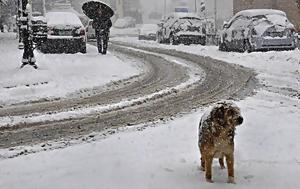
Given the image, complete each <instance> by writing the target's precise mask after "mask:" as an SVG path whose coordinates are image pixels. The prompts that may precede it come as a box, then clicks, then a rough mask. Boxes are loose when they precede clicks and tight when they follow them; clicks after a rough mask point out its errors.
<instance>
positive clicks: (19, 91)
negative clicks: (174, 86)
mask: <svg viewBox="0 0 300 189" xmlns="http://www.w3.org/2000/svg"><path fill="white" fill-rule="evenodd" d="M22 52H23V51H20V50H18V49H17V40H16V39H15V34H12V33H5V34H3V33H0V57H1V58H0V65H1V68H0V105H4V104H11V103H19V102H23V101H34V100H40V99H43V98H44V99H52V98H59V97H66V96H67V95H69V94H70V93H75V92H77V93H80V90H81V91H84V90H85V89H92V88H94V87H101V86H104V85H105V84H107V83H109V82H111V81H117V80H121V79H125V78H129V77H131V76H134V75H138V74H139V73H140V72H141V71H142V70H141V69H140V68H139V67H138V65H137V64H136V63H134V62H123V61H122V60H121V59H119V58H117V57H116V56H114V55H113V54H110V53H109V54H108V55H107V56H102V55H98V53H97V49H96V48H95V47H93V46H90V45H88V48H87V54H81V53H78V54H42V53H40V52H38V51H35V55H36V59H37V65H38V66H39V69H38V70H35V69H33V68H32V67H30V66H26V67H24V68H23V69H20V66H21V58H22Z"/></svg>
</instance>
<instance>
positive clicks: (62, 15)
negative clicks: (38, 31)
mask: <svg viewBox="0 0 300 189" xmlns="http://www.w3.org/2000/svg"><path fill="white" fill-rule="evenodd" d="M46 18H47V25H48V26H52V27H53V26H66V25H69V26H76V27H83V24H82V22H81V21H80V19H79V17H78V16H77V15H76V14H75V13H72V12H48V13H46Z"/></svg>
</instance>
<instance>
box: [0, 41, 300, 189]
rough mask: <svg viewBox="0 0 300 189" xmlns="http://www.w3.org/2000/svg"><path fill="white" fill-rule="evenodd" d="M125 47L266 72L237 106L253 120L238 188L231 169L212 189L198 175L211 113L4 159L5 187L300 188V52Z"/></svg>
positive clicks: (244, 139)
mask: <svg viewBox="0 0 300 189" xmlns="http://www.w3.org/2000/svg"><path fill="white" fill-rule="evenodd" d="M118 40H123V41H130V42H132V43H136V44H139V45H145V46H153V47H154V46H155V47H157V46H160V47H162V48H171V49H177V50H181V51H185V52H190V53H195V54H199V55H205V56H211V57H213V58H216V59H220V60H224V61H226V62H228V63H236V64H240V65H243V66H246V67H250V68H253V69H254V70H255V71H256V72H257V73H258V76H257V77H258V79H259V80H260V82H261V83H262V87H261V88H259V89H258V90H257V91H256V92H257V93H256V94H255V95H254V96H252V97H248V98H246V99H244V100H241V101H238V102H236V103H237V104H238V105H239V106H240V107H241V110H242V114H243V116H244V118H245V122H244V123H243V125H242V126H240V127H239V128H238V129H237V136H236V151H235V165H236V166H235V173H236V182H237V184H236V185H231V184H226V179H227V176H226V170H220V169H219V168H218V164H217V163H216V162H215V164H214V169H213V177H214V181H215V183H214V184H208V183H206V182H205V179H204V173H203V172H201V171H200V170H199V169H198V168H199V151H198V147H197V136H198V133H197V132H198V131H197V130H198V123H199V119H200V117H201V115H202V113H203V111H204V109H199V110H198V111H196V112H194V113H191V114H189V115H183V116H182V117H180V118H177V119H175V120H173V121H169V122H166V123H157V124H154V125H153V124H149V125H144V126H137V127H128V128H125V129H122V131H120V132H117V133H116V134H114V135H111V136H108V137H105V138H104V139H103V137H101V134H99V136H97V137H95V139H96V140H95V141H92V142H90V143H81V144H77V145H74V146H71V147H68V148H65V149H58V150H53V151H46V152H40V153H36V154H31V155H28V156H19V157H16V158H13V159H2V160H0V167H1V169H0V177H1V179H0V188H6V189H10V188H11V189H13V188H39V189H40V188H42V189H44V188H45V189H48V188H49V189H50V188H51V189H52V188H57V189H65V188H72V189H77V188H78V189H81V188H87V189H93V188H105V189H119V188H122V189H126V188H128V189H129V188H130V189H135V188H139V189H140V188H145V189H146V188H147V189H148V188H149V189H150V188H151V189H152V188H153V189H160V188H163V189H166V188H172V189H177V188H178V189H182V188H185V189H196V188H203V189H204V188H212V189H215V188H221V187H222V188H239V189H240V188H247V189H248V188H249V189H250V188H251V189H252V188H264V189H269V188H270V189H277V188H278V189H283V188H291V189H294V188H300V184H299V182H298V179H299V176H300V145H298V144H299V143H300V138H299V136H300V134H299V133H300V125H299V123H300V100H299V92H300V53H299V50H295V51H287V52H267V53H261V52H257V53H251V54H248V53H243V54H241V53H226V52H219V51H218V50H217V48H216V47H202V46H176V47H173V46H168V45H158V44H156V43H151V42H139V41H137V40H135V39H133V38H128V39H124V38H122V39H118ZM1 52H2V51H1ZM76 56H77V55H76ZM1 77H2V73H1ZM145 126H148V127H145ZM27 148H30V147H24V149H27ZM0 153H1V154H5V153H9V151H5V150H1V152H0Z"/></svg>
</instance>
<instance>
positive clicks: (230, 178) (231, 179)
mask: <svg viewBox="0 0 300 189" xmlns="http://www.w3.org/2000/svg"><path fill="white" fill-rule="evenodd" d="M227 183H229V184H236V183H235V181H234V177H228V181H227Z"/></svg>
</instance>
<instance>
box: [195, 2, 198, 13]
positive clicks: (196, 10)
mask: <svg viewBox="0 0 300 189" xmlns="http://www.w3.org/2000/svg"><path fill="white" fill-rule="evenodd" d="M197 12H198V9H197V0H195V13H196V14H197Z"/></svg>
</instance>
